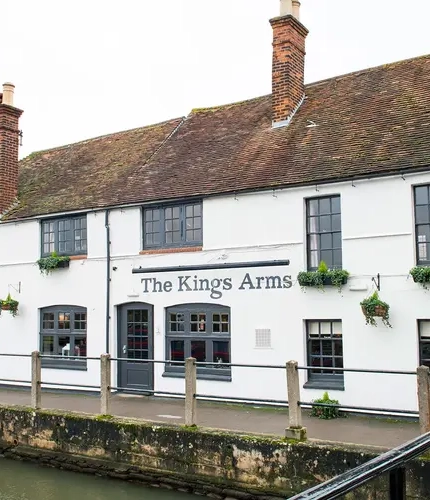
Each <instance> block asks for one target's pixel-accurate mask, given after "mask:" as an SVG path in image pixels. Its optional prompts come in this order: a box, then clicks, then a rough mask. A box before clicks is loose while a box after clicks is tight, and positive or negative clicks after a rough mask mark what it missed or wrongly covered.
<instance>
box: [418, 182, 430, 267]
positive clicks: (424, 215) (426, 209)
mask: <svg viewBox="0 0 430 500" xmlns="http://www.w3.org/2000/svg"><path fill="white" fill-rule="evenodd" d="M429 189H430V186H429V185H427V186H417V187H415V196H414V200H415V243H416V252H417V264H418V265H419V266H429V265H430V196H429Z"/></svg>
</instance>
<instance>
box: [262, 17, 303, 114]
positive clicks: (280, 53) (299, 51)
mask: <svg viewBox="0 0 430 500" xmlns="http://www.w3.org/2000/svg"><path fill="white" fill-rule="evenodd" d="M270 24H271V25H272V28H273V67H272V107H273V109H272V113H273V116H272V119H273V121H274V122H275V123H277V122H281V121H284V120H287V119H288V118H289V117H290V116H291V114H292V113H293V112H294V110H295V109H296V107H297V106H298V105H299V103H300V101H301V100H302V98H303V95H304V71H305V40H306V36H307V34H308V30H307V29H306V28H305V27H304V26H303V25H302V24H301V23H300V22H299V21H297V19H295V18H294V17H293V16H284V17H277V18H275V19H272V20H271V21H270Z"/></svg>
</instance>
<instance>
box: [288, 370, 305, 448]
mask: <svg viewBox="0 0 430 500" xmlns="http://www.w3.org/2000/svg"><path fill="white" fill-rule="evenodd" d="M297 366H298V364H297V361H288V363H287V391H288V419H289V427H287V429H285V437H287V438H292V439H298V440H299V441H304V440H306V427H303V426H302V408H301V406H300V380H299V371H298V369H297Z"/></svg>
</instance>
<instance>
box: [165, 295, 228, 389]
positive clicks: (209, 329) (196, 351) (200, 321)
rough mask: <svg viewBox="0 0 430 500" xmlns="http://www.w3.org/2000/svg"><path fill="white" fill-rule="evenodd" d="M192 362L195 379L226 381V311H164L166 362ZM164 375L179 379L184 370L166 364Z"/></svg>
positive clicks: (189, 307)
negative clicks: (195, 363)
mask: <svg viewBox="0 0 430 500" xmlns="http://www.w3.org/2000/svg"><path fill="white" fill-rule="evenodd" d="M189 357H193V358H196V360H197V361H198V362H201V363H205V362H206V363H216V366H214V365H207V366H205V365H198V367H197V376H198V377H199V378H206V377H207V378H211V379H212V378H213V379H228V380H230V377H231V369H230V367H227V366H224V364H225V363H231V358H230V308H228V307H224V306H218V305H215V304H181V305H178V306H173V307H169V308H168V309H167V311H166V359H168V360H172V361H184V360H185V359H186V358H189ZM166 374H172V375H175V374H177V375H178V376H183V374H184V368H183V367H181V366H177V365H176V366H175V365H173V364H166Z"/></svg>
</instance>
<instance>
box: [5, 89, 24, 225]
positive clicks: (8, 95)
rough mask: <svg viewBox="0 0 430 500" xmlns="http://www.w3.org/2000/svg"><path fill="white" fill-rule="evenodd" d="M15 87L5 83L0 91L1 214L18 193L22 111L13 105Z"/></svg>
mask: <svg viewBox="0 0 430 500" xmlns="http://www.w3.org/2000/svg"><path fill="white" fill-rule="evenodd" d="M14 89H15V86H14V85H13V84H12V83H5V84H4V85H3V93H0V216H1V214H3V213H5V212H6V211H7V210H8V209H9V208H10V207H11V206H12V205H13V202H14V201H15V199H16V197H17V194H18V147H19V128H18V121H19V118H20V116H21V115H22V111H21V110H20V109H17V108H15V107H14V105H13V93H14Z"/></svg>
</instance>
